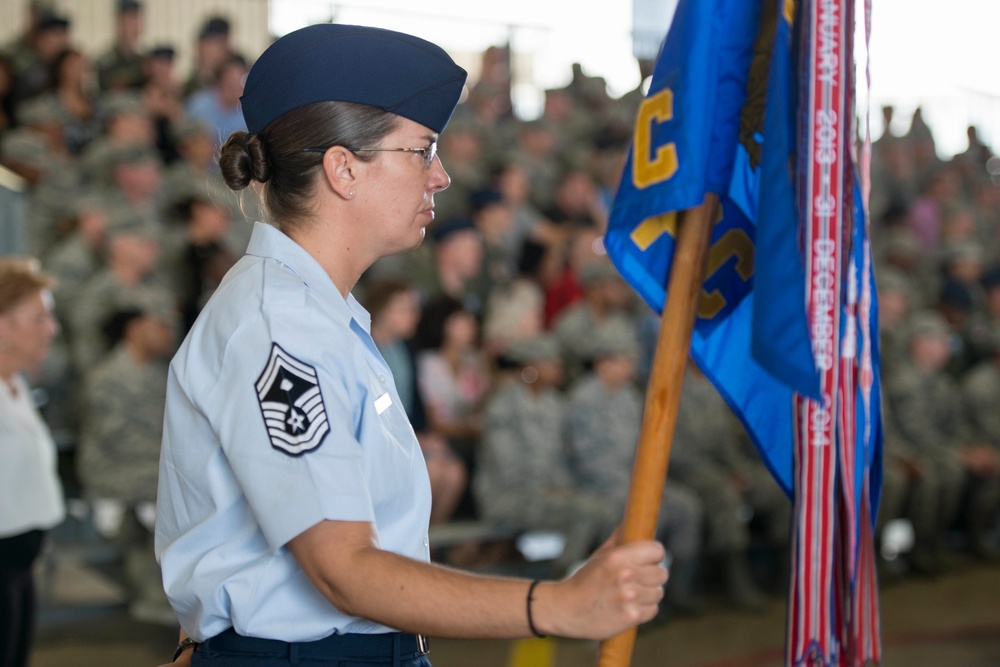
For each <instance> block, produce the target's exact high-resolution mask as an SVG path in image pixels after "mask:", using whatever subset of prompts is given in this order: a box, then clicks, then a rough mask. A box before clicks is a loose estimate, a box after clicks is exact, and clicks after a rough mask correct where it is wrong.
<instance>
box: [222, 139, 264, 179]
mask: <svg viewBox="0 0 1000 667" xmlns="http://www.w3.org/2000/svg"><path fill="white" fill-rule="evenodd" d="M219 169H220V170H221V171H222V177H223V179H225V181H226V185H228V186H229V188H230V189H232V190H242V189H244V188H246V187H247V186H248V185H250V182H251V181H259V182H261V183H264V182H266V181H267V180H268V179H269V178H271V170H270V169H269V167H268V164H267V155H266V151H265V149H264V144H263V142H262V141H261V140H260V137H259V136H258V135H256V134H247V133H246V132H242V131H239V132H233V133H232V134H231V135H229V139H227V140H226V143H225V144H223V145H222V149H221V150H220V152H219Z"/></svg>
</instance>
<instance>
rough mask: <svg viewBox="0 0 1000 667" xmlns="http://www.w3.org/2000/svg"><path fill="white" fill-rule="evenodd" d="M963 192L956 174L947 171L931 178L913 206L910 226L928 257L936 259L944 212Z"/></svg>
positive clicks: (942, 170) (941, 171)
mask: <svg viewBox="0 0 1000 667" xmlns="http://www.w3.org/2000/svg"><path fill="white" fill-rule="evenodd" d="M959 192H960V191H959V182H958V178H957V177H956V175H955V172H954V171H952V170H951V169H950V168H948V167H943V168H941V169H939V170H938V171H935V172H933V173H932V174H930V175H929V176H928V177H927V180H926V181H925V182H924V185H923V188H922V189H921V192H920V197H919V198H918V199H917V200H916V201H915V202H913V206H912V207H911V208H910V213H909V217H908V219H907V223H906V224H907V225H908V226H909V227H910V229H912V230H913V231H914V233H916V235H917V241H918V242H919V243H920V250H921V251H922V252H923V253H924V254H925V255H930V256H933V255H934V253H935V252H937V250H938V247H939V246H940V242H941V220H942V216H943V214H944V209H945V207H946V206H948V205H950V204H953V203H954V202H955V200H956V197H958V195H959Z"/></svg>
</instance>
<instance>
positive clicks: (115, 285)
mask: <svg viewBox="0 0 1000 667" xmlns="http://www.w3.org/2000/svg"><path fill="white" fill-rule="evenodd" d="M107 248H108V254H107V264H106V265H105V268H104V269H103V270H102V271H101V272H100V273H98V274H96V275H95V276H94V277H93V278H91V279H90V280H88V281H87V283H86V285H84V286H83V288H82V289H81V290H80V292H79V296H78V298H77V300H76V301H75V302H74V303H73V304H70V312H69V320H68V322H67V323H68V324H69V329H70V331H69V339H70V341H71V346H72V351H73V362H74V364H75V366H76V368H77V370H78V371H79V372H80V373H86V372H87V371H89V370H90V369H91V368H93V367H94V366H95V365H96V364H97V363H99V362H100V361H101V359H102V358H103V357H104V355H105V354H106V353H107V350H108V348H107V343H106V340H105V338H104V335H103V333H102V331H101V327H102V324H103V322H104V321H105V320H106V319H107V317H109V316H110V315H111V314H112V313H113V312H114V311H115V310H116V309H117V308H119V307H121V306H122V304H124V303H126V302H127V301H128V300H129V299H133V298H137V296H141V295H143V294H145V293H149V292H154V293H158V294H159V295H161V296H163V295H165V293H166V288H164V287H163V286H161V284H160V283H158V282H157V281H156V278H155V271H156V269H157V262H158V261H159V253H160V242H159V236H158V233H157V232H156V230H154V229H152V228H151V227H150V225H148V224H147V223H145V222H143V221H142V220H136V219H134V218H131V217H129V216H125V217H120V218H119V217H117V216H115V215H113V216H112V221H111V227H110V229H109V230H108V244H107Z"/></svg>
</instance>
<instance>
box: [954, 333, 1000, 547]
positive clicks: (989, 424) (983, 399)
mask: <svg viewBox="0 0 1000 667" xmlns="http://www.w3.org/2000/svg"><path fill="white" fill-rule="evenodd" d="M985 343H986V344H988V349H990V351H991V352H992V355H991V356H990V357H989V358H987V359H985V360H983V361H981V362H980V363H979V364H978V365H977V366H976V367H975V368H973V369H972V370H971V371H970V372H969V374H968V375H967V376H966V377H965V379H964V382H963V384H962V397H963V400H964V402H965V406H966V414H967V415H968V417H969V423H970V427H971V429H972V433H973V437H974V439H975V440H976V441H977V442H984V443H987V444H988V445H989V447H990V448H991V449H992V451H993V452H995V453H1000V411H998V410H997V408H998V406H1000V326H995V327H994V328H993V330H992V331H991V332H990V334H989V335H988V336H987V337H986V339H985ZM980 456H981V457H982V462H983V470H984V471H985V470H988V465H989V458H990V455H989V454H981V455H980ZM992 458H993V459H994V460H996V459H997V458H998V455H997V454H994V455H993V456H992ZM998 474H1000V471H996V470H994V474H993V475H992V476H979V477H975V476H974V477H973V479H972V485H973V486H974V487H980V488H979V489H978V491H977V492H973V493H972V494H971V495H972V499H973V500H974V501H975V502H974V504H973V505H972V506H970V507H969V537H970V540H971V542H972V547H973V549H974V550H975V551H977V552H978V553H980V555H985V556H988V557H993V558H995V557H996V556H997V555H998V553H997V549H996V547H995V546H993V545H991V544H990V543H989V532H990V530H991V529H994V528H996V526H997V518H998V517H997V514H998V511H1000V478H998V476H997V475H998Z"/></svg>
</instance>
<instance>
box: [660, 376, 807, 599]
mask: <svg viewBox="0 0 1000 667" xmlns="http://www.w3.org/2000/svg"><path fill="white" fill-rule="evenodd" d="M743 433H744V432H743V431H742V428H741V426H740V424H739V422H737V420H736V418H735V416H734V415H733V413H732V411H731V410H730V409H729V406H728V405H726V402H725V401H724V400H723V398H722V396H720V395H719V393H718V391H716V389H715V387H714V386H712V384H711V382H709V380H708V378H706V377H705V376H704V375H703V374H702V373H701V372H700V371H699V370H698V368H697V366H695V365H694V363H689V364H688V370H687V373H686V376H685V378H684V388H683V391H682V393H681V404H680V410H679V412H678V415H677V426H676V430H675V432H674V446H673V450H672V452H671V461H670V468H669V476H670V479H671V480H674V481H677V482H680V483H681V484H684V485H685V486H687V487H688V488H690V489H691V490H692V491H694V492H695V493H696V494H697V495H698V498H699V500H701V502H702V504H703V505H704V507H705V524H706V529H707V540H706V545H705V550H706V552H707V553H708V554H711V555H714V556H717V557H718V558H720V560H721V562H722V566H723V570H724V574H725V579H726V588H727V592H728V594H729V597H730V599H731V600H732V602H733V603H734V604H735V605H737V606H738V607H740V608H743V609H748V610H754V609H760V608H762V607H763V606H764V605H765V598H764V596H763V594H762V593H761V592H760V590H759V589H758V587H757V584H756V582H755V581H754V579H753V577H752V576H751V573H750V571H749V565H748V560H747V548H748V547H749V546H750V537H751V533H750V523H749V520H750V518H752V517H758V518H760V519H761V523H762V527H763V529H764V534H765V539H766V540H767V544H768V546H770V547H773V548H774V549H775V551H776V553H777V554H778V563H779V570H784V569H786V568H787V562H786V560H785V559H786V557H787V554H788V542H789V534H790V529H791V508H792V506H791V502H790V501H789V499H788V497H787V496H786V495H785V494H784V493H783V492H782V491H781V489H780V487H779V486H778V485H777V483H776V482H775V481H774V479H773V478H772V477H771V474H770V473H769V472H768V471H767V469H766V468H765V467H764V465H763V463H762V462H761V461H760V460H759V458H758V457H757V455H756V453H751V452H750V451H749V450H750V445H749V443H748V442H747V441H745V438H743V439H741V434H743ZM780 574H784V572H781V573H780Z"/></svg>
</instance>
